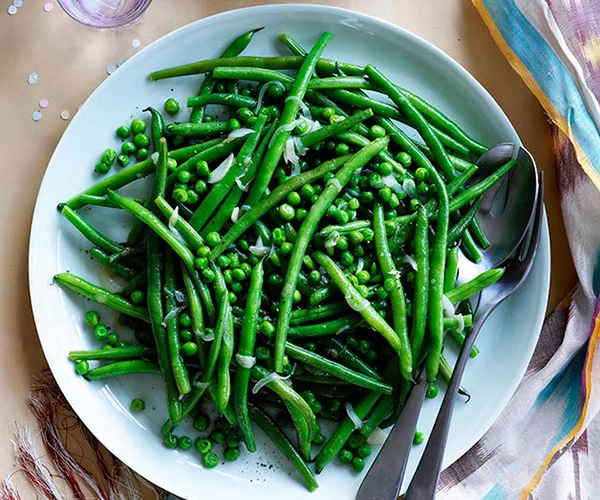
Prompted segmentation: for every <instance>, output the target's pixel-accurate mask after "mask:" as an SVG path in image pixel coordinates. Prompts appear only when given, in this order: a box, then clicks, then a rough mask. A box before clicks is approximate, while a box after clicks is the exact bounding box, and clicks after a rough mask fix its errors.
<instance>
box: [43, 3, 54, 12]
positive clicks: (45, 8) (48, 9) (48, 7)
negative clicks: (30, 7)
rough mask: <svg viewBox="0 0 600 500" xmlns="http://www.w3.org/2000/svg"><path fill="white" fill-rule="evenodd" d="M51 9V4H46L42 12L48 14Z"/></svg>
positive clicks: (52, 6)
mask: <svg viewBox="0 0 600 500" xmlns="http://www.w3.org/2000/svg"><path fill="white" fill-rule="evenodd" d="M53 8H54V5H53V4H51V3H50V2H46V3H45V4H44V7H43V9H44V12H50V11H51V10H52V9H53Z"/></svg>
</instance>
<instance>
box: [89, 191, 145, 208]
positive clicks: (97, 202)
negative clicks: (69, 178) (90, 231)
mask: <svg viewBox="0 0 600 500" xmlns="http://www.w3.org/2000/svg"><path fill="white" fill-rule="evenodd" d="M79 200H80V201H81V203H82V206H85V205H94V206H96V207H107V208H119V207H117V206H116V205H115V204H114V203H113V202H112V201H110V200H109V199H108V198H106V196H94V195H91V194H80V195H79ZM136 201H137V202H138V203H144V201H146V200H144V199H143V198H137V199H136Z"/></svg>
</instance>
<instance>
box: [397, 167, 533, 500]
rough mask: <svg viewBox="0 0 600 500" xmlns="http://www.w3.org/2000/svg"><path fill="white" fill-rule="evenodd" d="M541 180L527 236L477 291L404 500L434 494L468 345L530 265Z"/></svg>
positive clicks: (429, 498)
mask: <svg viewBox="0 0 600 500" xmlns="http://www.w3.org/2000/svg"><path fill="white" fill-rule="evenodd" d="M543 181H544V177H543V172H540V173H539V193H538V198H537V204H536V209H535V215H534V217H533V221H532V224H531V229H530V232H529V236H530V237H529V238H525V239H524V240H523V242H522V243H521V244H520V245H519V247H518V248H517V250H516V252H515V254H514V256H513V257H511V258H510V259H509V260H508V261H506V263H505V272H504V275H503V276H502V278H501V279H500V280H498V281H497V282H496V283H495V284H494V285H492V286H490V287H488V288H486V289H485V290H483V292H482V293H481V296H480V299H479V308H478V311H477V315H476V319H475V321H474V323H473V329H472V331H471V333H470V334H469V335H467V337H466V339H465V342H464V343H463V346H462V348H461V351H460V354H459V357H458V361H457V362H456V366H455V367H454V372H453V374H452V378H451V380H450V383H449V384H448V388H447V389H446V394H445V396H444V401H443V403H442V406H441V408H440V411H439V413H438V416H437V418H436V420H435V425H434V427H433V430H432V431H431V434H430V436H429V440H428V442H427V446H426V448H425V451H424V453H423V455H422V457H421V460H420V462H419V465H418V467H417V470H416V472H415V474H414V476H413V478H412V481H411V483H410V485H409V487H408V489H407V491H406V494H405V495H404V500H432V499H434V498H435V492H436V488H437V483H438V479H439V476H440V471H441V467H442V461H443V458H444V452H445V449H446V442H447V440H448V430H449V428H450V422H451V420H452V412H453V410H454V404H455V402H456V396H457V392H458V387H459V385H460V381H461V378H462V375H463V372H464V370H465V366H466V364H467V360H468V359H469V353H470V352H471V348H472V347H473V344H474V343H475V340H476V338H477V335H478V333H479V331H480V330H481V327H482V326H483V324H484V323H485V321H486V320H487V319H488V317H489V315H490V314H491V313H492V312H493V311H494V310H495V309H496V308H497V307H498V306H499V305H500V304H501V303H502V302H503V301H504V300H506V299H507V298H508V297H510V296H511V295H512V294H513V293H514V292H515V291H516V290H517V289H518V288H519V287H520V286H521V285H522V284H523V282H524V281H525V279H526V278H527V276H528V275H529V272H530V271H531V268H532V267H533V261H534V258H535V255H536V252H537V248H538V244H539V239H540V231H541V226H542V216H543V211H544V210H543V207H544V204H543V199H544V197H543V194H544V188H543Z"/></svg>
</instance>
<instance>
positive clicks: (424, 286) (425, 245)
mask: <svg viewBox="0 0 600 500" xmlns="http://www.w3.org/2000/svg"><path fill="white" fill-rule="evenodd" d="M428 233H429V219H428V218H427V210H426V209H425V208H424V207H423V206H419V207H418V209H417V223H416V226H415V239H414V242H415V243H414V244H415V260H416V262H417V274H416V277H415V287H414V297H413V324H412V331H411V349H412V356H413V368H416V367H417V360H418V359H419V355H420V353H421V347H422V345H423V339H424V338H425V331H426V327H427V310H428V302H429V239H428Z"/></svg>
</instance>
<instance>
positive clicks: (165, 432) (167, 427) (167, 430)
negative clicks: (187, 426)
mask: <svg viewBox="0 0 600 500" xmlns="http://www.w3.org/2000/svg"><path fill="white" fill-rule="evenodd" d="M172 432H173V426H172V425H171V421H170V420H167V421H166V422H165V423H164V424H163V425H162V427H161V428H160V433H161V435H162V437H167V436H170V435H171V433H172Z"/></svg>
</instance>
